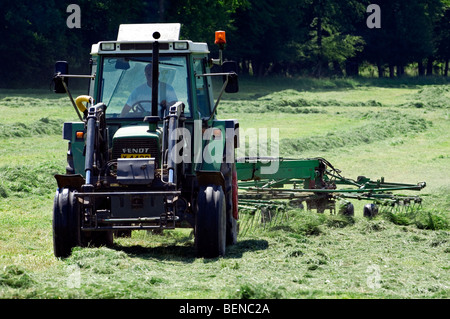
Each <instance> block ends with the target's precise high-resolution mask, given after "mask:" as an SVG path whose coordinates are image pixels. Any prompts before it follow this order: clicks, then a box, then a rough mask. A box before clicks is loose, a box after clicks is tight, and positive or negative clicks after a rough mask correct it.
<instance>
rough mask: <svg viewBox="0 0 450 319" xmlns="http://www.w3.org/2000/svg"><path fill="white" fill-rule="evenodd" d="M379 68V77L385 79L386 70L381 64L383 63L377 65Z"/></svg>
mask: <svg viewBox="0 0 450 319" xmlns="http://www.w3.org/2000/svg"><path fill="white" fill-rule="evenodd" d="M377 68H378V77H379V78H382V77H384V68H383V65H382V64H381V62H378V63H377Z"/></svg>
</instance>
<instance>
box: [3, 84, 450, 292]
mask: <svg viewBox="0 0 450 319" xmlns="http://www.w3.org/2000/svg"><path fill="white" fill-rule="evenodd" d="M217 87H218V86H217V85H216V88H217ZM448 94H449V85H448V81H445V80H442V79H440V78H431V79H426V80H425V79H402V80H398V81H392V80H389V79H381V80H379V81H376V80H367V79H335V80H314V79H301V78H299V79H271V80H270V81H269V80H248V79H244V80H243V81H241V91H240V93H238V94H234V95H231V94H227V95H225V96H224V99H223V101H222V103H221V104H220V106H219V116H220V117H221V118H237V119H239V122H240V127H241V129H242V130H243V131H244V130H247V129H250V128H255V129H259V128H267V129H269V132H270V129H271V128H278V129H279V135H280V139H281V142H280V151H281V152H282V155H284V156H295V157H313V156H320V157H324V158H326V159H327V160H328V161H330V162H331V163H332V164H333V165H334V166H335V167H337V168H339V169H341V170H342V174H343V175H344V176H348V177H350V178H356V177H357V176H358V175H365V176H368V177H371V178H372V179H377V178H380V177H381V176H384V177H385V179H386V181H396V182H405V183H416V182H419V181H426V182H427V187H426V188H425V189H423V190H422V191H421V192H420V193H419V194H421V195H424V196H423V198H424V202H423V204H422V207H421V208H419V209H411V210H408V211H407V210H404V211H397V212H395V213H393V212H390V211H389V210H384V211H383V212H381V213H380V214H379V215H378V216H377V217H376V218H373V219H366V218H363V217H362V205H363V204H364V203H363V202H358V201H356V202H354V204H355V209H356V216H355V217H354V218H351V219H347V218H344V217H342V216H339V215H338V216H336V215H329V214H317V213H313V212H308V211H302V210H292V211H287V212H285V215H283V217H285V218H284V219H281V218H280V219H278V220H277V222H273V223H271V224H268V225H265V226H264V225H261V224H259V223H258V222H257V221H258V220H259V219H258V215H256V216H253V215H251V214H249V213H248V212H247V213H246V212H245V211H242V212H241V220H240V228H241V229H240V230H241V232H240V235H239V237H238V243H237V245H234V246H231V247H228V249H227V255H226V256H225V257H223V258H214V259H203V258H195V257H194V245H193V243H194V239H193V237H192V233H191V230H190V229H177V230H174V231H165V232H164V233H163V234H162V235H157V234H153V233H148V232H145V231H135V232H133V233H132V237H131V238H117V239H115V245H114V246H113V247H112V248H105V247H102V248H83V249H80V248H78V249H75V251H74V253H73V254H72V256H71V257H69V258H67V259H65V260H60V259H56V258H55V257H54V256H53V251H52V249H53V248H52V205H53V196H54V192H55V189H56V183H55V182H54V180H53V174H55V173H58V172H59V173H61V172H64V168H65V165H66V163H65V157H66V151H67V141H64V140H62V136H61V126H60V125H61V123H62V122H63V121H66V120H67V121H70V120H76V114H75V112H74V110H73V108H72V106H71V104H70V101H69V100H68V99H67V98H62V97H61V96H60V95H51V94H48V92H43V91H26V92H20V91H13V90H8V91H5V90H3V91H2V90H0V112H1V114H2V116H1V117H0V298H55V299H56V298H186V299H188V298H225V299H227V298H243V299H252V298H258V299H264V298H269V299H273V298H294V299H303V298H338V299H340V298H422V299H423V298H438V299H448V298H449V297H450V286H449V282H450V273H449V267H450V266H449V262H448V261H449V256H450V255H449V253H450V223H449V221H450V209H449V207H450V197H449V194H450V180H449V178H448V176H447V175H448V174H447V168H448V167H450V156H449V154H450V121H449V115H450V111H449V109H448V103H447V101H448V97H449V96H448ZM411 193H412V194H418V193H416V192H411ZM250 222H251V223H250ZM250 225H252V226H250Z"/></svg>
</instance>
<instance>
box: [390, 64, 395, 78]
mask: <svg viewBox="0 0 450 319" xmlns="http://www.w3.org/2000/svg"><path fill="white" fill-rule="evenodd" d="M389 77H390V78H393V77H395V67H394V65H393V64H391V63H389Z"/></svg>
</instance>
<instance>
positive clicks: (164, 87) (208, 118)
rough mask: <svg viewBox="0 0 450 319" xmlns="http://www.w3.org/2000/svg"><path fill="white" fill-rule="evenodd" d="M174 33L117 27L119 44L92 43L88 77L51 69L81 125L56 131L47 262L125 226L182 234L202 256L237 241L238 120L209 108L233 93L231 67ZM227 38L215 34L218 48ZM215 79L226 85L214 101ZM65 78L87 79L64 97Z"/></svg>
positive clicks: (106, 240) (106, 241)
mask: <svg viewBox="0 0 450 319" xmlns="http://www.w3.org/2000/svg"><path fill="white" fill-rule="evenodd" d="M179 32H180V24H139V25H135V24H129V25H121V26H120V28H119V33H118V38H117V40H115V41H101V42H99V43H97V44H94V45H93V46H92V51H91V60H90V65H91V74H89V75H70V74H68V63H67V62H66V61H57V62H56V64H55V76H54V83H55V86H54V91H55V92H56V93H68V95H69V97H70V100H71V102H72V104H73V106H74V108H75V110H76V112H77V114H78V117H79V120H80V121H76V122H66V123H64V126H63V138H64V139H65V140H67V141H68V151H67V167H66V174H58V175H55V178H56V182H57V185H58V188H57V191H56V195H55V199H54V206H53V239H54V254H55V256H57V257H67V256H69V255H70V254H71V250H72V248H73V247H76V246H82V247H83V246H87V245H93V246H98V245H111V244H112V243H113V238H114V236H123V235H130V233H131V231H133V230H153V231H161V230H164V229H174V228H176V227H191V228H193V229H194V230H195V248H196V254H197V255H198V256H201V257H216V256H221V255H224V254H225V248H226V246H227V245H232V244H235V243H236V240H237V218H238V216H237V180H236V178H237V177H236V166H235V159H234V153H235V148H237V147H238V141H239V136H238V134H239V123H238V121H237V120H218V119H217V118H216V110H217V106H218V103H219V101H220V97H221V96H222V94H223V92H227V93H233V92H237V91H238V89H239V88H238V81H237V73H236V72H237V66H236V63H235V62H233V61H226V62H224V61H223V60H222V58H220V59H210V58H209V50H208V46H207V44H206V43H198V42H192V41H186V40H179ZM225 41H226V40H225V33H224V32H223V31H218V32H216V43H217V44H218V45H219V47H220V48H221V50H222V49H223V46H224V44H225ZM214 65H217V68H218V69H219V72H215V73H211V71H210V70H211V67H213V66H214ZM213 76H219V77H221V78H223V82H224V83H223V87H222V90H221V93H220V96H219V97H218V98H217V101H216V102H214V98H213V92H212V80H211V78H212V77H213ZM71 77H75V78H87V79H88V80H89V92H88V95H81V96H78V97H77V98H76V99H74V98H73V97H72V95H71V93H70V90H69V86H68V80H69V78H71ZM226 134H233V135H232V136H228V137H227V136H226ZM227 141H228V142H227Z"/></svg>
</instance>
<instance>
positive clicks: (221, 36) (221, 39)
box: [214, 31, 227, 45]
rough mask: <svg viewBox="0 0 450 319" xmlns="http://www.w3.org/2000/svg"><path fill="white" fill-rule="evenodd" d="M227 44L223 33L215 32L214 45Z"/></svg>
mask: <svg viewBox="0 0 450 319" xmlns="http://www.w3.org/2000/svg"><path fill="white" fill-rule="evenodd" d="M225 43H227V40H226V38H225V31H216V38H215V41H214V44H219V45H224V44H225Z"/></svg>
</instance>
